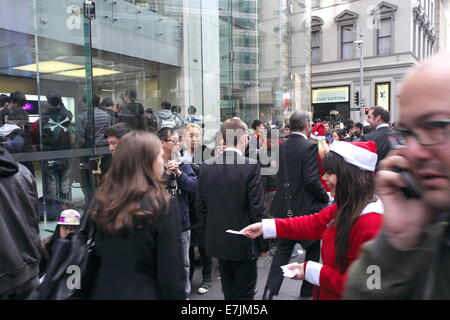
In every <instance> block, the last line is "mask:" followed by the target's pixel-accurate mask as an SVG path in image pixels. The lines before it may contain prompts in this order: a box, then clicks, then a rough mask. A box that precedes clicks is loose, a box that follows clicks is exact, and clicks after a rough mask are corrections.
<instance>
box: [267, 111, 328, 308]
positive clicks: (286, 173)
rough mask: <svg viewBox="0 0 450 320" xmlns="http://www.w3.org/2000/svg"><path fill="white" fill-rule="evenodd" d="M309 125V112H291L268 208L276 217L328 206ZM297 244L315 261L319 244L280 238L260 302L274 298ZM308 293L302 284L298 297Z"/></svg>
mask: <svg viewBox="0 0 450 320" xmlns="http://www.w3.org/2000/svg"><path fill="white" fill-rule="evenodd" d="M310 122H311V118H310V115H309V113H307V112H306V111H303V110H297V111H295V112H294V113H293V114H292V116H291V118H290V120H289V124H290V126H291V128H292V134H291V135H290V137H289V139H287V140H286V141H283V142H282V143H281V144H280V161H279V163H280V165H279V168H278V173H277V192H276V194H275V196H274V199H273V202H272V206H271V209H270V212H271V215H272V216H274V217H276V218H286V217H290V216H300V215H306V214H311V213H314V212H319V211H320V210H321V209H322V208H324V207H325V206H326V205H327V203H328V200H329V197H328V194H327V192H326V191H325V189H324V188H323V187H322V185H321V183H320V179H319V167H318V161H317V158H318V147H317V144H315V143H313V142H310V141H309V140H308V139H307V136H308V134H309V131H310V129H311V124H310ZM287 198H288V199H287ZM297 242H299V243H300V244H301V245H302V247H303V248H304V249H306V257H305V260H313V261H318V260H319V255H320V242H319V241H296V240H286V239H282V240H281V241H280V243H279V246H278V249H277V251H276V253H275V256H274V258H273V260H272V265H271V267H270V272H269V275H268V277H267V282H266V286H265V289H264V294H263V299H268V300H269V299H272V298H273V296H275V295H278V293H279V291H280V287H281V284H282V283H283V273H282V269H281V268H280V267H281V266H283V265H285V264H288V263H289V260H290V258H291V254H292V250H293V249H294V246H295V244H296V243H297ZM312 290H313V286H312V285H311V284H309V283H306V282H305V283H303V285H302V289H301V292H300V295H301V296H302V297H312Z"/></svg>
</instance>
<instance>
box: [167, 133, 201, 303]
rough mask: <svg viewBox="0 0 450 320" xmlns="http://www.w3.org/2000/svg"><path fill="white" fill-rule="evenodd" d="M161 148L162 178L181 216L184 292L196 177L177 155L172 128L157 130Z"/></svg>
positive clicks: (187, 291) (176, 136)
mask: <svg viewBox="0 0 450 320" xmlns="http://www.w3.org/2000/svg"><path fill="white" fill-rule="evenodd" d="M158 137H159V139H160V140H161V143H162V148H163V152H164V154H163V159H164V172H163V179H167V181H168V184H167V190H168V191H169V193H170V194H171V195H172V197H174V198H175V199H176V200H177V203H178V207H179V211H180V214H181V217H182V229H183V233H182V246H183V257H184V269H185V273H186V283H185V294H186V296H188V295H189V294H190V292H191V284H190V280H189V270H190V262H189V245H190V242H191V239H190V238H191V231H190V230H189V226H190V222H189V199H188V193H191V194H193V193H196V192H197V177H196V175H195V173H194V171H193V170H192V168H191V166H190V165H189V164H188V163H183V162H181V161H180V160H181V157H180V155H179V151H180V142H181V140H182V136H180V135H179V134H178V132H177V131H176V130H174V129H172V128H162V129H161V130H159V132H158Z"/></svg>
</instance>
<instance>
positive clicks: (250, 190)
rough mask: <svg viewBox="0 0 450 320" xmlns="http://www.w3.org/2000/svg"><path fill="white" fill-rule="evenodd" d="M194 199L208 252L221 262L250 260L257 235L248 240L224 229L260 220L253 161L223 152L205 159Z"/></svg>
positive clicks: (256, 253) (259, 194)
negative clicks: (253, 238)
mask: <svg viewBox="0 0 450 320" xmlns="http://www.w3.org/2000/svg"><path fill="white" fill-rule="evenodd" d="M225 159H227V163H225ZM230 162H232V163H231V164H230ZM196 201H197V203H196V205H197V215H198V218H199V219H200V220H202V223H203V226H204V234H205V248H206V253H207V254H208V255H210V256H213V257H217V258H218V259H220V260H225V261H251V260H253V259H256V258H257V257H258V256H259V254H260V251H261V249H260V244H261V239H260V238H258V239H257V240H250V239H248V238H246V237H243V236H240V235H236V234H230V233H226V232H225V231H226V230H228V229H232V230H237V231H239V230H241V229H242V228H244V227H246V226H248V225H249V224H252V223H255V222H259V221H261V217H262V215H263V213H264V191H263V185H262V183H261V175H260V166H259V165H258V164H257V162H256V161H255V160H250V159H248V158H246V157H244V156H241V155H239V154H238V153H237V152H234V151H225V152H224V153H223V154H221V155H219V156H217V157H216V158H213V159H211V160H208V161H206V162H205V163H204V164H202V165H201V166H200V173H199V176H198V192H197V198H196Z"/></svg>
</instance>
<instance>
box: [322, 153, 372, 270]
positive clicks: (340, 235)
mask: <svg viewBox="0 0 450 320" xmlns="http://www.w3.org/2000/svg"><path fill="white" fill-rule="evenodd" d="M322 166H323V168H324V169H325V171H326V172H328V173H330V174H333V173H334V174H336V177H337V183H336V189H335V190H336V195H335V199H336V204H337V208H338V211H337V213H336V217H335V220H334V225H335V227H336V239H335V248H336V263H337V266H338V267H339V269H340V271H341V273H343V272H344V271H345V267H346V265H347V252H348V247H349V237H350V232H351V230H352V228H353V225H354V224H355V222H356V220H357V219H358V218H359V216H360V214H361V212H362V210H363V209H364V208H365V207H366V206H367V204H368V203H369V202H373V201H375V200H376V196H375V177H374V173H373V172H370V171H364V170H361V169H359V168H358V167H356V166H354V165H351V164H349V163H347V162H345V160H344V158H342V157H341V156H340V155H339V154H337V153H335V152H333V151H330V152H328V153H327V155H326V156H325V158H324V159H323V162H322Z"/></svg>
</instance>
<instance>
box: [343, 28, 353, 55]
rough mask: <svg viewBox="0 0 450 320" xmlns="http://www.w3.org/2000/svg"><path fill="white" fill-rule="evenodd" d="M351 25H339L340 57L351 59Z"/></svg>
mask: <svg viewBox="0 0 450 320" xmlns="http://www.w3.org/2000/svg"><path fill="white" fill-rule="evenodd" d="M352 28H353V26H352V25H348V26H342V27H341V59H342V60H346V59H353V57H354V56H353V52H354V44H353V41H354V40H353V29H352Z"/></svg>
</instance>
